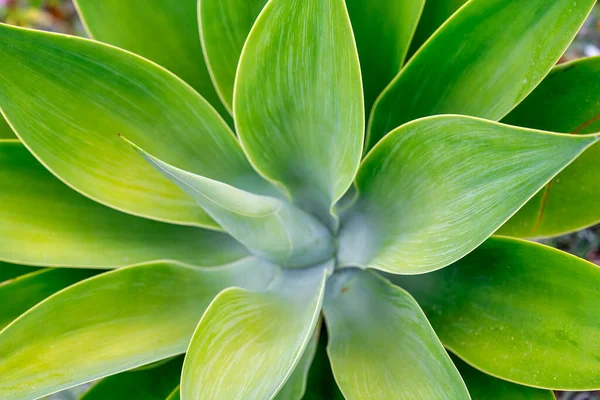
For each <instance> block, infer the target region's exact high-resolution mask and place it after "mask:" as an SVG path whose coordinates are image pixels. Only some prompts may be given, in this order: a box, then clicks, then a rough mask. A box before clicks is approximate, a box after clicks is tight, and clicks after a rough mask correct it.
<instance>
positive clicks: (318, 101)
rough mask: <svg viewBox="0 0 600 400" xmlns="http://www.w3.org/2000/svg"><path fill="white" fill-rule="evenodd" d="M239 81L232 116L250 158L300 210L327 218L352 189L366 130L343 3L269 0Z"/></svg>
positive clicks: (333, 0)
mask: <svg viewBox="0 0 600 400" xmlns="http://www.w3.org/2000/svg"><path fill="white" fill-rule="evenodd" d="M236 79H237V80H236V88H235V95H234V111H235V112H234V117H235V122H236V127H237V130H238V134H239V137H240V139H241V141H242V144H243V146H244V149H245V151H246V153H247V155H248V157H249V158H250V160H251V161H252V162H253V164H254V165H255V166H256V168H257V170H258V171H260V173H261V174H263V175H264V176H265V177H267V178H268V179H270V180H272V181H274V182H276V183H277V184H279V185H281V186H283V187H284V188H285V189H287V191H288V192H289V193H290V194H291V195H292V197H293V198H294V200H295V201H296V202H297V203H298V204H300V205H301V206H302V207H303V208H306V209H308V210H310V211H311V212H313V213H315V214H318V215H319V216H320V217H321V218H322V219H323V220H325V219H328V218H329V210H330V207H331V206H332V204H333V203H335V202H336V201H337V200H338V199H339V198H340V197H341V196H342V195H343V194H344V192H345V191H346V190H347V189H348V187H349V186H350V185H351V183H352V179H353V178H354V175H355V173H356V169H357V168H358V164H359V162H360V157H361V152H362V142H363V130H364V110H363V98H362V86H361V78H360V67H359V62H358V55H357V53H356V46H355V43H354V37H353V36H352V28H351V26H350V20H349V18H348V14H347V11H346V7H345V4H344V0H330V1H322V0H291V1H290V0H271V1H270V2H269V3H268V4H267V6H266V7H265V8H264V10H263V12H262V13H261V15H260V16H259V18H258V20H257V21H256V24H255V25H254V27H253V28H252V31H251V33H250V36H249V37H248V40H247V41H246V44H245V47H244V51H243V52H242V57H241V59H240V65H239V68H238V75H237V78H236Z"/></svg>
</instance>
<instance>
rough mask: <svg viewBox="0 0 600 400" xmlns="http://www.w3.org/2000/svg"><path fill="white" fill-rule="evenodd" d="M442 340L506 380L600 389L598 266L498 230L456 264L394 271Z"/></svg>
mask: <svg viewBox="0 0 600 400" xmlns="http://www.w3.org/2000/svg"><path fill="white" fill-rule="evenodd" d="M392 280H393V281H394V283H396V284H398V285H400V286H402V287H404V288H405V289H407V290H409V291H410V292H411V293H412V294H413V295H414V296H415V298H416V299H417V301H418V302H419V304H420V305H421V306H422V307H423V310H424V311H425V313H426V314H427V317H428V318H429V321H431V324H432V325H433V327H434V329H435V331H436V332H437V334H438V336H439V337H440V339H441V341H442V343H444V345H445V346H446V347H447V348H448V349H449V350H451V351H452V352H453V353H455V354H457V355H458V356H459V357H461V358H462V359H464V360H466V361H467V362H468V363H469V364H471V365H474V366H476V367H477V368H478V369H480V370H482V371H484V372H486V373H488V374H490V375H494V376H497V377H500V378H502V379H506V380H510V381H513V382H516V383H521V384H524V385H529V386H536V387H541V388H547V389H563V390H588V389H599V388H600V375H598V371H600V357H598V354H600V313H598V310H599V309H600V297H599V296H598V288H599V287H600V267H598V266H597V265H594V264H592V263H589V262H587V261H584V260H582V259H579V258H577V257H574V256H572V255H569V254H567V253H563V252H561V251H558V250H555V249H552V248H550V247H546V246H543V245H540V244H537V243H531V242H527V241H523V240H518V239H511V238H502V237H493V238H491V239H489V240H487V241H486V242H485V243H484V244H483V245H481V246H480V247H479V248H477V250H475V251H473V252H472V253H471V254H469V255H468V256H467V257H465V258H463V259H462V260H460V261H458V262H457V263H455V264H453V265H451V266H449V267H447V268H444V269H442V270H440V271H437V272H434V273H430V274H425V275H419V276H413V277H408V276H395V277H393V278H392Z"/></svg>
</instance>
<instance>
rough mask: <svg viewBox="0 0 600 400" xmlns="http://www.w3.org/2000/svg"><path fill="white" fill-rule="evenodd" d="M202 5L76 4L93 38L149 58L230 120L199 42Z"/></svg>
mask: <svg viewBox="0 0 600 400" xmlns="http://www.w3.org/2000/svg"><path fill="white" fill-rule="evenodd" d="M196 2H197V0H161V1H159V2H156V3H152V4H148V1H147V0H127V1H122V0H103V1H96V0H75V4H76V5H77V9H78V11H79V15H80V16H81V19H82V22H83V23H84V25H85V27H86V28H87V31H88V32H89V33H90V36H91V37H93V38H94V39H96V40H99V41H101V42H105V43H109V44H112V45H115V46H117V47H120V48H122V49H126V50H129V51H131V52H133V53H136V54H139V55H140V56H143V57H146V58H148V59H149V60H152V61H154V62H156V63H158V64H160V65H162V66H163V67H165V68H167V69H169V70H170V71H172V72H174V73H175V74H176V75H178V76H179V77H181V78H182V79H184V80H185V81H186V82H187V83H189V84H190V85H192V86H193V87H194V89H196V90H197V91H198V93H200V94H201V95H202V96H203V97H204V98H205V99H206V100H208V101H209V102H210V103H211V104H212V105H213V106H214V107H215V108H216V109H217V110H218V111H219V113H220V114H221V115H222V116H223V117H224V118H225V119H226V120H227V121H228V122H232V121H231V116H230V115H229V113H228V112H227V111H226V110H225V108H224V107H223V105H222V104H221V101H220V100H219V96H218V95H217V92H216V91H215V89H214V87H213V85H212V81H211V79H210V75H209V73H208V69H207V68H206V63H205V60H204V57H203V56H202V46H201V45H200V40H199V39H198V20H197V18H196Z"/></svg>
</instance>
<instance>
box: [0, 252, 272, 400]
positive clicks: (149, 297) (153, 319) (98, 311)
mask: <svg viewBox="0 0 600 400" xmlns="http://www.w3.org/2000/svg"><path fill="white" fill-rule="evenodd" d="M276 273H277V268H276V267H274V266H272V265H271V264H266V263H264V262H261V261H259V260H256V259H254V258H249V259H245V260H242V261H240V262H238V263H235V264H232V265H228V266H224V267H219V268H207V269H199V268H192V267H188V266H185V265H182V264H169V263H156V264H147V265H141V266H135V267H129V268H122V269H118V270H115V271H111V272H108V273H105V274H102V275H100V276H97V277H93V278H91V279H88V280H85V281H83V282H80V283H77V284H75V285H73V286H70V287H69V288H67V289H65V290H63V291H61V292H58V293H57V294H55V295H53V296H51V297H49V298H48V299H46V300H45V301H43V302H42V303H40V304H38V305H37V306H35V307H34V308H32V309H31V310H29V311H28V312H26V313H25V314H23V315H22V316H21V317H19V318H18V319H17V320H15V321H14V322H13V323H12V324H11V325H9V326H8V327H6V328H5V329H4V330H3V331H2V332H0V376H2V385H1V386H0V398H2V399H19V400H28V399H35V398H38V397H40V396H44V395H47V394H50V393H52V392H55V391H58V390H61V389H65V388H67V387H70V386H75V385H78V384H80V383H83V382H87V381H91V380H94V379H98V378H101V377H104V376H107V375H111V374H115V373H118V372H121V371H125V370H128V369H131V368H135V367H138V366H141V365H145V364H148V363H150V362H154V361H157V360H161V359H164V358H167V357H171V356H173V355H176V354H181V353H183V352H185V350H186V348H187V345H188V343H189V340H190V338H191V336H192V333H193V331H194V328H195V326H196V324H197V323H198V320H199V319H200V317H201V316H202V314H203V312H204V309H205V308H206V307H207V306H208V304H209V303H210V301H211V300H212V299H213V297H214V296H215V295H216V294H217V293H219V292H220V291H221V290H223V289H224V288H227V287H229V286H241V287H246V288H248V289H249V290H260V289H261V288H264V287H265V286H266V285H268V283H269V282H270V281H271V280H272V279H273V277H274V276H275V275H276ZM24 338H27V340H23V339H24ZM66 355H68V356H66Z"/></svg>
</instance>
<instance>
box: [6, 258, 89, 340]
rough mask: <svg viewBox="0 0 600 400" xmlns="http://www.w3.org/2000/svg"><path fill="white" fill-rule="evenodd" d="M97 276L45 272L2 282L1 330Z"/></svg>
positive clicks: (72, 271) (77, 271) (85, 272)
mask: <svg viewBox="0 0 600 400" xmlns="http://www.w3.org/2000/svg"><path fill="white" fill-rule="evenodd" d="M0 268H1V267H0ZM94 273H96V272H93V271H90V270H83V269H43V270H39V271H36V272H31V273H29V274H26V275H22V276H19V277H16V278H14V279H12V280H9V281H5V282H0V304H1V306H0V330H2V329H3V328H4V327H5V326H6V325H8V324H9V323H11V322H12V321H13V320H14V319H15V318H17V317H18V316H19V315H21V314H23V313H24V312H25V311H27V310H28V309H30V308H31V307H33V306H34V305H36V304H37V303H39V302H40V301H42V300H44V299H45V298H46V297H48V296H50V295H51V294H53V293H56V292H58V291H59V290H61V289H64V288H65V287H67V286H70V285H72V284H74V283H76V282H78V281H80V280H83V279H86V278H89V277H91V276H92V275H94Z"/></svg>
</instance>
